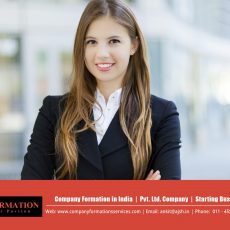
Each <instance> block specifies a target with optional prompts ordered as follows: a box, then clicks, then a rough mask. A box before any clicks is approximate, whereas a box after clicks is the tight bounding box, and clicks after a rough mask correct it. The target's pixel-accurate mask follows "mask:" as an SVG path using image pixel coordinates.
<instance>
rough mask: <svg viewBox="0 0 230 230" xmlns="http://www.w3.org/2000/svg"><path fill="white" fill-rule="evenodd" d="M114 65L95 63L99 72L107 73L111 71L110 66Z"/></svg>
mask: <svg viewBox="0 0 230 230" xmlns="http://www.w3.org/2000/svg"><path fill="white" fill-rule="evenodd" d="M113 65H114V63H97V64H96V66H97V69H98V70H99V71H101V72H107V71H109V70H111V68H112V66H113Z"/></svg>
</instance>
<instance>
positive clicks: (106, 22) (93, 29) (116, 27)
mask: <svg viewBox="0 0 230 230" xmlns="http://www.w3.org/2000/svg"><path fill="white" fill-rule="evenodd" d="M86 36H91V37H110V36H129V34H128V31H127V29H126V28H125V27H124V26H123V25H121V24H119V23H118V22H117V21H116V20H115V19H114V18H112V17H111V16H103V17H100V18H98V19H96V20H94V21H93V22H92V23H91V24H90V26H89V28H88V31H87V33H86Z"/></svg>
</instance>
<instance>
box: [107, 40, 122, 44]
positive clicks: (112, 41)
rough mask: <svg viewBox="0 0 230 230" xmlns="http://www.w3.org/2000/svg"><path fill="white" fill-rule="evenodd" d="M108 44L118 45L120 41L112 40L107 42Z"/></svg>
mask: <svg viewBox="0 0 230 230" xmlns="http://www.w3.org/2000/svg"><path fill="white" fill-rule="evenodd" d="M109 43H110V44H116V43H120V41H119V40H118V39H112V40H110V41H109Z"/></svg>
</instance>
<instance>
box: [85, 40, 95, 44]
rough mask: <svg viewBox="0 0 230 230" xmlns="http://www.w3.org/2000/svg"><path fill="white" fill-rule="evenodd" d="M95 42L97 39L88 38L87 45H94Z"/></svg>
mask: <svg viewBox="0 0 230 230" xmlns="http://www.w3.org/2000/svg"><path fill="white" fill-rule="evenodd" d="M94 44H96V41H95V40H88V41H86V45H94Z"/></svg>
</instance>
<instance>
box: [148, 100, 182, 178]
mask: <svg viewBox="0 0 230 230" xmlns="http://www.w3.org/2000/svg"><path fill="white" fill-rule="evenodd" d="M153 122H156V121H155V120H154V117H153ZM180 136H181V135H180V122H179V114H178V112H177V108H176V106H175V104H174V103H173V102H167V104H166V105H165V108H164V110H163V112H162V114H161V116H160V119H159V121H158V122H157V125H156V127H155V130H154V131H153V132H152V148H153V153H152V158H151V161H150V169H153V170H154V171H157V170H159V171H160V175H161V179H163V180H180V179H181V165H180V150H179V149H180V143H181V141H180Z"/></svg>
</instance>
